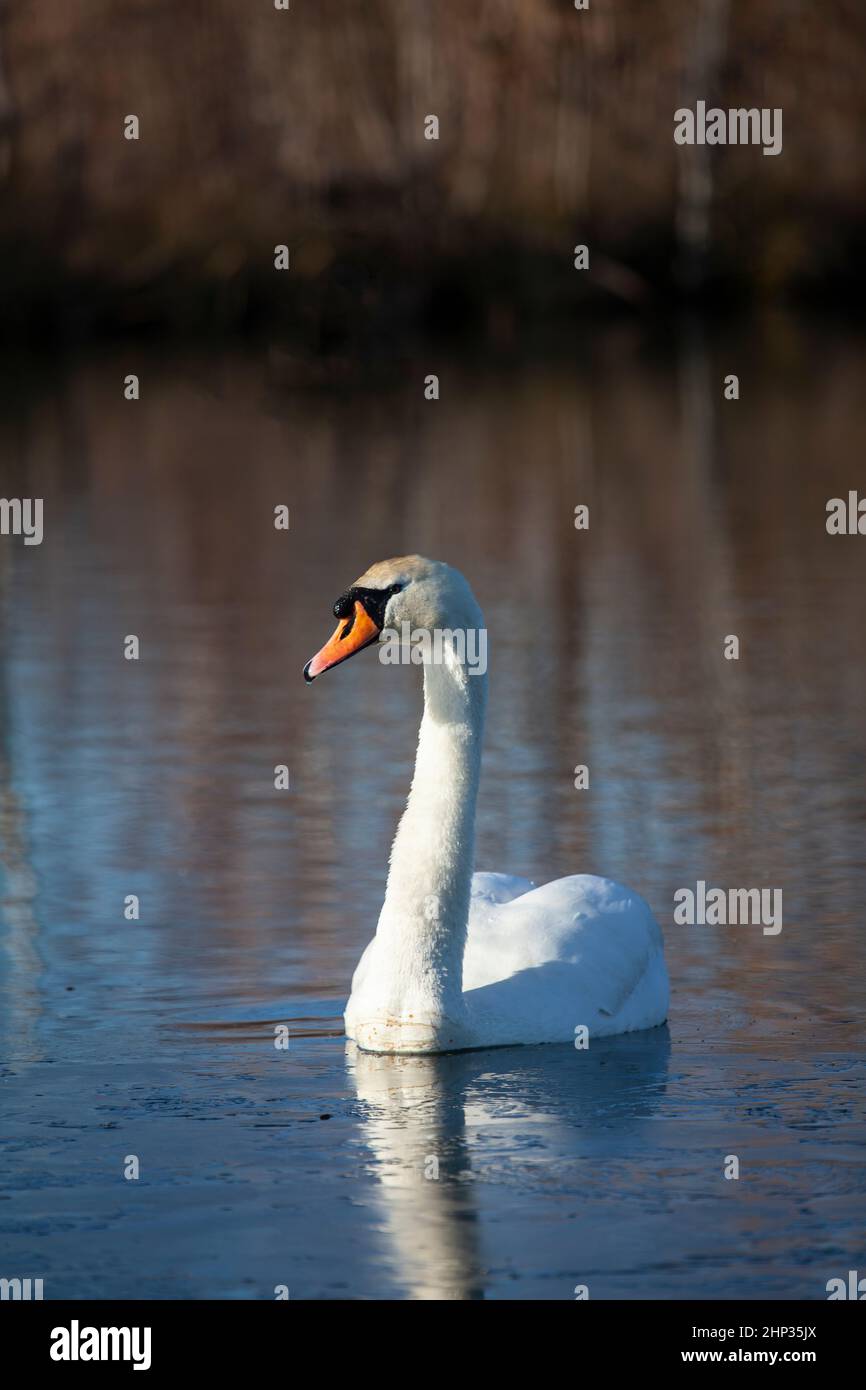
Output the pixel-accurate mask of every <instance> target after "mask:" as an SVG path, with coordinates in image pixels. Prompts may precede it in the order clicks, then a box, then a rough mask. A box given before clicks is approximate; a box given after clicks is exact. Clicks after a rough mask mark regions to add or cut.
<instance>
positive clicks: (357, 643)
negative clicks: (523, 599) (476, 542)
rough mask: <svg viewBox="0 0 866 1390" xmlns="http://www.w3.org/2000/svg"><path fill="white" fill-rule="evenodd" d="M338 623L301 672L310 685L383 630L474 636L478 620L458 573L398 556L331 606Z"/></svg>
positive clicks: (436, 562) (472, 599) (374, 568)
mask: <svg viewBox="0 0 866 1390" xmlns="http://www.w3.org/2000/svg"><path fill="white" fill-rule="evenodd" d="M334 616H335V617H336V618H337V619H338V622H337V628H336V631H335V632H334V634H333V636H332V637H331V638H330V639H329V640H328V641H327V642H326V643H325V645H324V647H322V649H321V651H318V652H316V655H315V656H314V657H313V658H312V660H311V661H308V662H307V664H306V666H305V667H304V679H305V680H308V681H312V680H315V678H316V676H320V675H321V674H322V672H323V671H327V670H329V668H330V667H331V666H338V665H339V664H340V662H341V661H345V660H346V659H347V658H348V657H350V656H354V654H355V652H359V651H362V650H363V648H364V647H369V646H370V644H371V643H372V642H377V641H378V640H379V636H380V634H381V633H382V632H383V631H384V630H385V629H386V628H387V629H397V630H398V631H401V630H402V625H403V623H408V624H409V626H410V628H411V629H412V631H415V632H418V631H426V632H431V633H432V632H436V631H437V630H440V631H442V630H449V631H452V632H454V631H468V630H470V629H471V630H480V629H481V628H482V627H483V623H484V619H483V617H482V615H481V610H480V608H479V607H478V604H477V603H476V601H475V596H474V594H473V593H472V590H471V589H470V587H469V585H468V584H467V582H466V580H465V579H464V578H463V575H462V574H461V573H460V572H459V570H455V569H452V568H451V566H450V565H446V564H443V563H442V561H441V560H425V559H424V557H423V556H422V555H402V556H400V558H399V559H397V560H380V561H379V563H378V564H376V565H372V566H371V567H370V569H368V570H367V572H366V573H365V574H362V575H361V577H360V579H356V580H355V582H354V584H353V585H352V586H351V588H349V589H347V590H346V591H345V593H343V594H341V595H340V597H339V598H338V599H337V601H336V603H335V604H334Z"/></svg>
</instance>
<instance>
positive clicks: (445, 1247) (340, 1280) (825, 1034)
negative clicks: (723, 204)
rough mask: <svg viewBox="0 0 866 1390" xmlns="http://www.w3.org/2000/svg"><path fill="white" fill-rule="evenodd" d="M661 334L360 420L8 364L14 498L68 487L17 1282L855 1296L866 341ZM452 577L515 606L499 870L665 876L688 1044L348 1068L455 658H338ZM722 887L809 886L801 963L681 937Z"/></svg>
mask: <svg viewBox="0 0 866 1390" xmlns="http://www.w3.org/2000/svg"><path fill="white" fill-rule="evenodd" d="M667 347H668V348H669V349H670V350H664V351H663V350H661V349H659V348H658V346H657V345H655V344H652V343H647V342H644V341H642V340H641V338H640V336H639V335H638V334H637V333H636V331H634V330H631V329H628V330H623V331H621V332H616V333H605V334H604V335H600V336H599V337H598V338H596V339H594V340H592V341H591V342H582V343H580V344H578V345H577V346H576V347H575V350H574V352H573V353H572V354H570V355H567V356H566V357H565V358H563V356H562V355H557V356H555V357H553V358H550V359H546V360H545V359H542V360H540V361H539V362H537V363H535V364H534V365H519V364H516V363H510V364H508V365H506V366H500V367H498V368H496V369H494V368H493V367H492V366H490V365H487V366H484V367H481V366H479V365H477V364H476V363H473V362H471V361H466V360H459V359H445V360H440V361H432V362H431V360H430V353H429V352H428V353H427V354H426V355H425V354H421V355H420V357H419V359H418V360H417V361H414V360H410V361H405V362H402V363H401V364H400V367H399V369H396V370H395V371H394V373H393V376H392V377H391V378H388V377H387V374H386V379H381V378H380V377H377V378H376V380H375V381H374V382H373V383H371V382H369V381H365V380H363V379H357V380H356V379H354V378H350V379H346V380H344V381H342V382H341V383H340V385H339V388H338V389H323V387H322V386H321V385H320V384H319V383H318V382H315V381H311V380H310V374H309V372H308V371H305V370H304V369H303V364H300V365H299V364H297V363H293V362H292V361H291V360H290V359H286V358H283V357H281V355H280V354H278V353H251V354H247V355H219V354H216V353H213V354H203V353H199V354H190V353H183V354H182V353H180V352H175V353H173V354H163V355H161V356H160V355H157V354H150V355H145V356H144V357H141V355H140V354H135V361H134V362H131V361H129V360H128V359H129V355H130V354H129V353H128V352H126V353H123V352H120V353H119V354H115V355H112V356H111V357H105V358H100V357H94V358H93V359H92V360H88V361H85V362H83V363H79V364H78V365H76V366H75V367H68V366H62V365H59V366H58V367H57V369H56V370H52V371H49V372H45V371H42V372H40V373H38V374H35V375H30V374H27V373H22V374H21V375H20V376H19V377H18V378H12V377H9V376H8V375H7V379H6V388H5V396H4V400H3V402H2V405H0V467H2V490H3V494H4V495H5V496H8V497H11V496H41V497H43V498H44V499H45V539H44V542H43V544H42V545H41V546H39V547H24V546H23V544H22V542H21V541H20V540H15V539H13V538H3V539H2V541H0V644H2V647H0V651H2V672H0V674H2V683H0V840H2V869H0V887H2V905H0V906H2V938H0V942H2V957H0V970H2V976H0V991H2V993H0V999H2V1020H0V1040H2V1058H3V1076H2V1083H3V1086H2V1097H3V1100H2V1115H3V1119H2V1129H0V1152H2V1159H0V1183H2V1191H0V1197H2V1201H0V1250H2V1261H0V1263H2V1268H0V1274H3V1275H4V1276H7V1277H11V1276H14V1275H20V1276H24V1275H30V1276H32V1277H42V1278H43V1279H44V1280H45V1292H46V1297H72V1298H99V1297H106V1296H118V1297H172V1298H174V1297H216V1298H271V1297H273V1292H274V1287H275V1286H276V1285H287V1286H288V1288H289V1290H290V1293H291V1297H292V1298H301V1299H309V1298H346V1297H348V1298H386V1297H400V1298H404V1297H412V1298H416V1297H454V1298H475V1297H484V1298H518V1299H520V1298H539V1297H540V1298H553V1299H563V1298H566V1299H567V1298H571V1297H573V1296H574V1294H573V1290H574V1288H575V1286H576V1285H579V1284H586V1285H588V1286H589V1290H590V1296H591V1297H593V1298H638V1297H650V1298H679V1297H694V1296H699V1297H705V1298H721V1297H726V1298H744V1299H758V1298H765V1297H776V1298H797V1297H804V1298H822V1297H824V1296H825V1292H824V1286H825V1284H826V1281H827V1280H828V1279H829V1278H833V1277H837V1276H839V1275H842V1276H844V1275H845V1274H846V1272H847V1270H848V1269H849V1268H855V1269H856V1268H862V1262H863V1259H864V1251H863V1243H862V1229H863V1215H864V1202H863V1194H864V1177H863V1163H862V1137H863V1129H862V1125H863V1080H864V1063H863V1048H862V1019H863V1006H864V1002H866V970H864V966H866V946H864V934H863V901H864V883H866V875H864V860H866V856H864V835H863V830H864V809H866V808H864V791H863V788H864V773H866V735H864V720H863V688H864V677H866V622H864V617H866V611H864V610H866V599H864V594H866V589H864V573H866V568H864V567H866V540H863V539H862V538H854V537H851V538H831V537H828V536H827V534H826V531H825V527H824V518H825V503H826V501H827V499H828V498H829V497H832V496H845V495H846V494H847V491H848V489H849V488H856V487H857V486H858V485H859V486H860V488H861V492H862V491H866V479H864V476H863V467H862V459H863V458H864V456H866V448H864V446H866V438H864V435H866V426H864V415H863V410H862V397H863V380H864V365H866V352H864V347H863V344H862V343H861V342H859V341H856V340H851V339H849V338H843V337H841V335H838V334H832V333H829V332H827V331H825V330H818V329H815V328H810V329H805V328H803V327H802V326H799V327H798V326H794V325H791V324H788V323H785V322H782V321H773V322H769V323H767V324H765V325H762V326H760V328H759V329H757V330H756V329H755V328H750V329H749V330H747V331H746V330H743V331H742V332H739V333H738V332H733V331H728V332H726V333H725V334H724V335H718V334H716V335H714V334H712V333H710V332H709V331H708V330H705V331H700V330H698V329H697V328H694V327H692V328H686V329H684V330H683V331H682V333H681V334H680V335H679V336H678V338H677V339H676V340H675V341H674V342H673V343H671V344H668V345H667ZM434 356H435V354H434ZM818 364H820V370H818ZM130 370H136V371H138V372H139V373H140V374H141V378H142V398H141V400H140V401H139V402H137V403H129V402H126V401H125V400H124V399H123V393H122V378H123V376H124V374H125V373H126V372H127V371H130ZM432 370H436V371H437V372H438V373H439V375H440V379H441V383H442V395H441V399H440V400H439V401H438V402H436V403H429V402H425V401H424V399H423V394H422V387H421V384H420V383H421V382H422V381H423V377H424V376H425V375H426V374H427V372H429V371H432ZM733 370H737V371H738V372H739V375H740V379H741V399H740V400H739V401H738V402H726V401H725V400H724V399H723V392H722V379H723V377H724V376H725V374H726V373H728V372H729V371H733ZM281 503H283V504H286V505H288V506H289V507H290V508H291V529H290V531H289V532H288V533H284V532H278V531H275V529H274V527H273V524H272V518H273V509H274V507H275V506H277V505H278V504H281ZM581 503H584V504H587V505H588V506H589V507H590V529H589V531H587V532H577V531H575V528H574V524H573V517H574V508H575V506H577V505H578V504H581ZM415 550H417V551H421V552H422V553H427V554H431V555H433V556H436V557H439V558H443V559H447V560H449V561H450V562H451V563H453V564H455V565H457V566H458V567H459V568H460V569H462V570H463V571H464V572H465V573H466V574H467V576H468V577H469V578H470V580H471V582H472V584H473V586H474V588H475V590H476V593H477V595H478V597H479V600H480V602H481V604H482V607H483V608H484V610H485V614H486V617H487V623H488V629H489V633H490V661H491V693H490V716H489V724H488V734H487V742H486V751H485V763H484V778H483V784H482V793H481V804H480V812H479V825H478V863H479V867H482V868H491V869H501V870H507V871H510V872H514V873H520V874H525V875H528V876H530V877H532V878H535V879H537V880H543V879H547V878H552V877H556V876H558V875H561V874H566V873H573V872H579V871H586V872H597V873H604V874H608V875H610V876H612V877H615V878H620V879H623V880H624V881H626V882H627V883H629V884H630V885H631V886H633V887H634V888H636V889H637V890H638V891H640V892H641V893H643V894H644V895H645V896H646V897H647V898H648V900H649V901H650V903H651V904H652V906H653V908H654V910H655V912H656V914H657V916H658V918H659V921H660V922H661V923H662V925H663V928H664V931H665V936H666V941H667V952H668V959H669V964H670V970H671V976H672V984H673V999H672V1005H671V1016H670V1023H669V1027H667V1028H664V1029H659V1030H655V1031H654V1032H652V1033H649V1034H642V1035H633V1036H630V1037H626V1038H622V1039H614V1040H610V1041H609V1042H607V1043H604V1044H601V1043H599V1044H596V1045H594V1046H593V1047H592V1048H591V1049H590V1052H589V1053H583V1052H577V1051H575V1049H574V1048H572V1047H569V1046H562V1047H545V1048H522V1049H502V1050H496V1051H486V1052H478V1053H471V1054H462V1055H456V1056H451V1057H441V1058H426V1059H425V1058H419V1059H393V1058H392V1059H388V1058H372V1057H367V1056H364V1055H362V1054H357V1053H356V1052H355V1050H354V1049H353V1048H351V1047H350V1046H348V1045H347V1044H346V1041H345V1039H344V1038H343V1036H342V1026H341V1013H342V1006H343V1004H344V1002H345V998H346V994H347V991H348V985H349V981H350V978H351V972H352V969H353V968H354V965H355V963H356V961H357V958H358V956H359V955H360V952H361V950H362V948H363V946H364V945H365V944H366V941H367V940H368V939H369V937H370V935H371V933H372V931H373V929H374V927H375V922H376V917H377V913H378V908H379V905H380V903H381V899H382V894H383V889H384V881H385V872H386V864H387V855H388V849H389V844H390V839H391V836H392V834H393V830H394V827H395V824H396V820H397V817H398V815H399V812H400V809H401V806H402V804H403V801H404V799H405V795H406V791H407V788H408V781H409V777H410V773H411V764H412V756H413V748H414V739H415V732H416V728H417V722H418V719H419V717H420V690H419V675H418V672H417V669H413V668H411V667H410V668H405V669H402V668H391V667H383V666H381V665H380V664H379V663H378V662H377V661H376V659H375V655H374V654H373V653H372V652H368V653H365V654H363V655H361V656H359V657H358V658H357V660H355V661H352V662H351V663H348V664H347V665H346V666H345V667H343V668H341V670H339V671H336V672H333V673H332V674H331V675H329V676H327V677H326V678H325V679H324V680H322V681H319V682H317V683H316V685H315V686H314V687H311V688H309V689H307V688H305V686H304V683H303V681H302V679H301V669H302V666H303V664H304V662H305V660H306V659H307V658H308V657H309V656H310V655H311V654H312V653H313V651H315V650H316V649H317V648H318V647H319V646H320V645H321V643H322V641H323V640H324V638H325V637H326V636H327V635H328V634H329V633H330V630H331V627H332V625H333V618H332V616H331V611H330V610H331V604H332V602H333V600H334V599H335V598H336V596H337V595H338V594H339V593H340V591H341V590H342V589H343V588H345V587H346V586H347V585H348V584H349V583H350V582H351V581H352V580H353V579H354V578H355V577H356V576H357V574H358V573H360V572H361V571H362V570H364V569H365V568H366V567H367V565H368V564H369V563H370V562H371V561H373V560H376V559H380V558H384V557H386V556H388V555H392V554H402V553H405V552H407V551H415ZM130 634H135V635H137V636H138V638H139V641H140V648H141V655H140V659H139V660H138V661H137V662H134V661H126V660H124V656H123V650H124V639H125V638H126V637H127V636H128V635H130ZM729 634H736V635H738V636H739V639H740V648H741V656H740V660H739V661H738V662H729V661H726V660H724V659H723V655H722V652H723V645H724V640H725V638H726V636H728V635H729ZM278 764H286V765H287V766H288V768H289V770H290V782H291V785H290V790H289V791H287V792H278V791H275V789H274V783H273V778H274V771H273V770H274V767H275V766H276V765H278ZM578 764H587V765H588V766H589V768H590V787H589V789H588V790H586V791H577V790H575V788H574V772H573V769H574V768H575V766H576V765H578ZM698 879H703V880H705V881H706V882H708V883H711V884H714V885H718V886H722V887H750V886H767V887H777V888H781V889H782V890H783V894H784V927H783V930H782V932H781V933H780V934H779V935H778V936H769V935H764V934H763V933H762V932H761V930H760V928H759V927H750V926H746V927H736V928H731V927H728V928H722V927H717V928H716V927H707V926H704V927H700V926H696V927H686V926H678V925H676V924H675V923H674V921H673V895H674V892H675V891H676V889H677V888H680V887H683V886H692V887H693V886H694V885H695V883H696V881H697V880H698ZM130 894H136V895H138V897H139V899H140V920H138V921H127V920H125V918H124V901H125V899H126V898H127V895H130ZM278 1024H287V1025H288V1026H289V1029H290V1034H291V1044H290V1047H289V1048H288V1050H284V1051H281V1050H277V1049H276V1048H275V1047H274V1028H275V1026H276V1025H278ZM732 1154H733V1155H737V1156H738V1157H739V1160H740V1171H741V1176H740V1179H739V1181H736V1182H733V1181H725V1179H724V1177H723V1169H724V1165H725V1160H726V1156H727V1155H732ZM129 1155H136V1156H137V1157H138V1159H139V1162H140V1178H139V1179H138V1181H127V1180H125V1178H124V1165H125V1162H126V1159H127V1156H129ZM431 1157H432V1158H434V1159H436V1160H437V1162H438V1166H439V1176H438V1178H431V1177H427V1176H425V1173H428V1172H429V1171H430V1168H431V1165H430V1159H431Z"/></svg>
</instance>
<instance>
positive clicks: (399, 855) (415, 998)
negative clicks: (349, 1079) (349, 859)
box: [376, 663, 487, 1018]
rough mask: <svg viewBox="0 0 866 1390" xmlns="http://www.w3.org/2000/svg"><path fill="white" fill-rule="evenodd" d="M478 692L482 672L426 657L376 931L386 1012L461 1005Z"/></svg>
mask: <svg viewBox="0 0 866 1390" xmlns="http://www.w3.org/2000/svg"><path fill="white" fill-rule="evenodd" d="M486 697H487V676H486V674H484V675H471V674H468V673H467V670H466V668H465V667H464V666H462V665H458V664H454V663H452V664H447V663H446V664H439V665H435V664H432V663H428V664H425V666H424V717H423V719H422V720H421V728H420V731H419V735H418V752H417V755H416V758H415V773H414V776H413V778H412V790H411V791H410V793H409V800H408V803H407V805H406V810H405V812H404V814H403V818H402V820H401V821H400V825H399V827H398V830H397V834H396V836H395V839H394V846H393V849H392V851H391V868H390V872H389V874H388V888H387V892H386V894H385V902H384V905H383V907H382V913H381V916H380V918H379V926H378V929H377V933H376V974H377V980H376V994H377V996H378V997H379V999H380V1000H381V1001H382V1006H383V1007H385V1008H386V1009H387V1010H388V1011H389V1012H392V1013H398V1014H402V1015H404V1016H405V1014H406V1013H407V1012H413V1011H414V1012H415V1013H416V1014H417V1015H425V1014H426V1013H427V1012H432V1013H436V1012H441V1013H445V1014H448V1015H449V1016H451V1017H454V1018H458V1017H459V1016H460V1015H461V1014H462V1011H463V1007H464V1006H463V952H464V948H465V945H466V923H467V918H468V915H469V896H470V891H471V883H472V871H473V859H474V847H475V846H474V828H475V803H476V799H477V795H478V781H479V776H480V771H481V742H482V736H483V730H484V710H485V705H486Z"/></svg>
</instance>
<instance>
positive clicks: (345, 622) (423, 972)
mask: <svg viewBox="0 0 866 1390" xmlns="http://www.w3.org/2000/svg"><path fill="white" fill-rule="evenodd" d="M334 615H335V617H336V618H337V619H338V623H337V628H336V630H335V632H334V633H333V635H332V636H331V637H330V639H329V640H328V641H327V642H326V643H325V645H324V646H323V647H322V648H321V650H320V651H319V652H317V653H316V655H315V656H314V657H312V659H311V660H310V661H308V662H307V664H306V666H305V667H304V678H305V680H306V681H308V682H311V681H313V680H315V679H316V677H317V676H320V675H322V673H323V672H324V671H327V670H329V669H331V668H332V667H334V666H337V665H339V664H340V663H341V662H343V661H345V660H346V659H347V658H348V657H350V656H353V655H354V654H355V653H356V652H359V651H362V650H363V649H364V648H365V647H368V646H370V645H371V644H372V643H373V642H378V641H380V640H386V639H388V638H393V636H394V634H395V633H397V632H400V633H403V634H404V637H405V636H406V635H410V636H411V639H412V642H413V643H415V641H416V639H418V641H417V647H416V651H420V652H421V654H422V656H423V665H424V715H423V718H422V720H421V727H420V730H419V735H418V751H417V754H416V759H415V771H414V775H413V777H412V787H411V790H410V793H409V799H408V801H407V804H406V809H405V811H404V813H403V816H402V818H401V820H400V824H399V826H398V828H397V833H396V835H395V837H394V843H393V847H392V850H391V861H390V868H389V872H388V884H387V888H386V892H385V901H384V903H383V905H382V910H381V913H380V916H379V922H378V926H377V928H376V935H375V936H374V938H373V940H372V941H371V942H370V944H369V946H368V947H367V949H366V950H365V951H364V954H363V955H362V957H361V960H360V961H359V963H358V966H357V968H356V970H355V974H354V977H353V979H352V992H351V996H350V998H349V1002H348V1004H347V1006H346V1012H345V1023H346V1033H347V1035H348V1037H349V1038H350V1039H352V1040H353V1041H354V1042H355V1043H356V1044H357V1046H358V1047H359V1048H361V1049H363V1050H364V1051H367V1052H378V1053H429V1052H454V1051H460V1050H463V1049H470V1048H480V1047H502V1046H508V1045H513V1044H521V1043H548V1042H566V1041H572V1042H574V1041H575V1039H576V1037H578V1036H579V1037H580V1039H581V1041H586V1040H591V1039H592V1038H598V1037H606V1036H610V1035H612V1034H615V1033H629V1032H632V1031H634V1030H636V1029H640V1028H652V1027H655V1026H656V1025H658V1024H661V1023H664V1021H665V1019H666V1017H667V1008H668V995H669V987H668V976H667V969H666V967H665V961H664V945H663V941H662V934H661V931H660V929H659V927H658V924H657V923H656V921H655V918H654V917H653V915H652V912H651V911H650V908H649V906H648V905H647V903H646V902H644V900H643V898H641V897H639V896H638V895H637V893H634V892H632V890H631V889H630V888H624V887H622V886H621V885H620V884H618V883H613V882H612V881H611V880H610V879H607V878H597V877H595V876H593V875H589V874H576V875H574V876H572V877H569V878H560V879H556V880H555V881H554V882H551V883H546V884H544V885H543V886H542V887H540V888H539V887H536V886H535V884H534V883H532V882H531V881H530V880H529V879H526V878H518V877H514V876H512V875H509V874H498V873H475V874H473V867H474V865H473V859H474V826H475V806H476V800H477V795H478V782H479V776H480V771H481V743H482V735H483V730H484V714H485V706H486V702H487V673H486V659H485V660H483V661H481V660H477V661H475V663H474V664H473V663H472V662H471V661H470V660H469V653H470V650H471V651H473V652H477V651H478V650H479V649H480V650H482V651H483V652H484V653H485V656H486V632H485V629H484V618H483V616H482V613H481V610H480V608H479V606H478V604H477V602H476V600H475V596H474V594H473V593H472V590H471V588H470V587H469V584H468V582H467V581H466V579H465V578H464V577H463V575H462V574H460V572H459V571H458V570H455V569H453V568H452V567H451V566H450V565H447V564H444V563H443V562H442V561H437V560H427V559H424V558H423V557H422V556H420V555H407V556H402V557H401V558H399V559H393V560H383V561H380V562H379V563H378V564H375V565H373V566H372V567H371V568H370V569H368V570H367V571H366V573H365V574H362V575H361V577H360V579H357V580H356V581H355V583H354V584H353V585H352V586H351V588H349V589H347V590H346V591H345V592H344V593H343V594H341V595H340V597H339V598H338V599H337V601H336V603H335V604H334ZM479 634H482V635H483V636H484V638H485V641H484V642H483V643H482V642H480V641H479V640H478V638H479ZM434 639H438V641H437V640H434ZM473 639H474V640H473ZM412 656H413V659H414V658H415V652H413V653H412ZM582 1029H586V1030H587V1031H586V1033H583V1032H580V1033H579V1034H578V1030H582Z"/></svg>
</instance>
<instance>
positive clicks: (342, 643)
mask: <svg viewBox="0 0 866 1390" xmlns="http://www.w3.org/2000/svg"><path fill="white" fill-rule="evenodd" d="M378 636H379V628H378V627H377V626H376V624H375V623H374V622H373V619H372V618H371V617H370V615H369V613H368V612H367V610H366V608H365V607H364V605H363V603H361V602H360V600H359V599H356V600H355V611H354V613H353V614H352V616H351V617H350V618H341V619H340V621H339V623H338V624H337V630H336V632H335V633H334V635H333V637H331V638H330V639H329V640H328V641H327V642H326V643H325V645H324V647H322V650H321V651H319V652H316V655H315V656H314V657H313V659H312V661H308V662H307V664H306V666H305V667H304V680H305V681H314V680H315V679H316V676H320V675H321V674H322V672H323V671H328V670H330V668H331V667H332V666H339V664H340V662H341V661H345V660H346V659H347V657H350V656H354V655H355V652H359V651H361V649H362V648H363V647H369V645H370V643H371V642H375V641H376V638H377V637H378Z"/></svg>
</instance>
